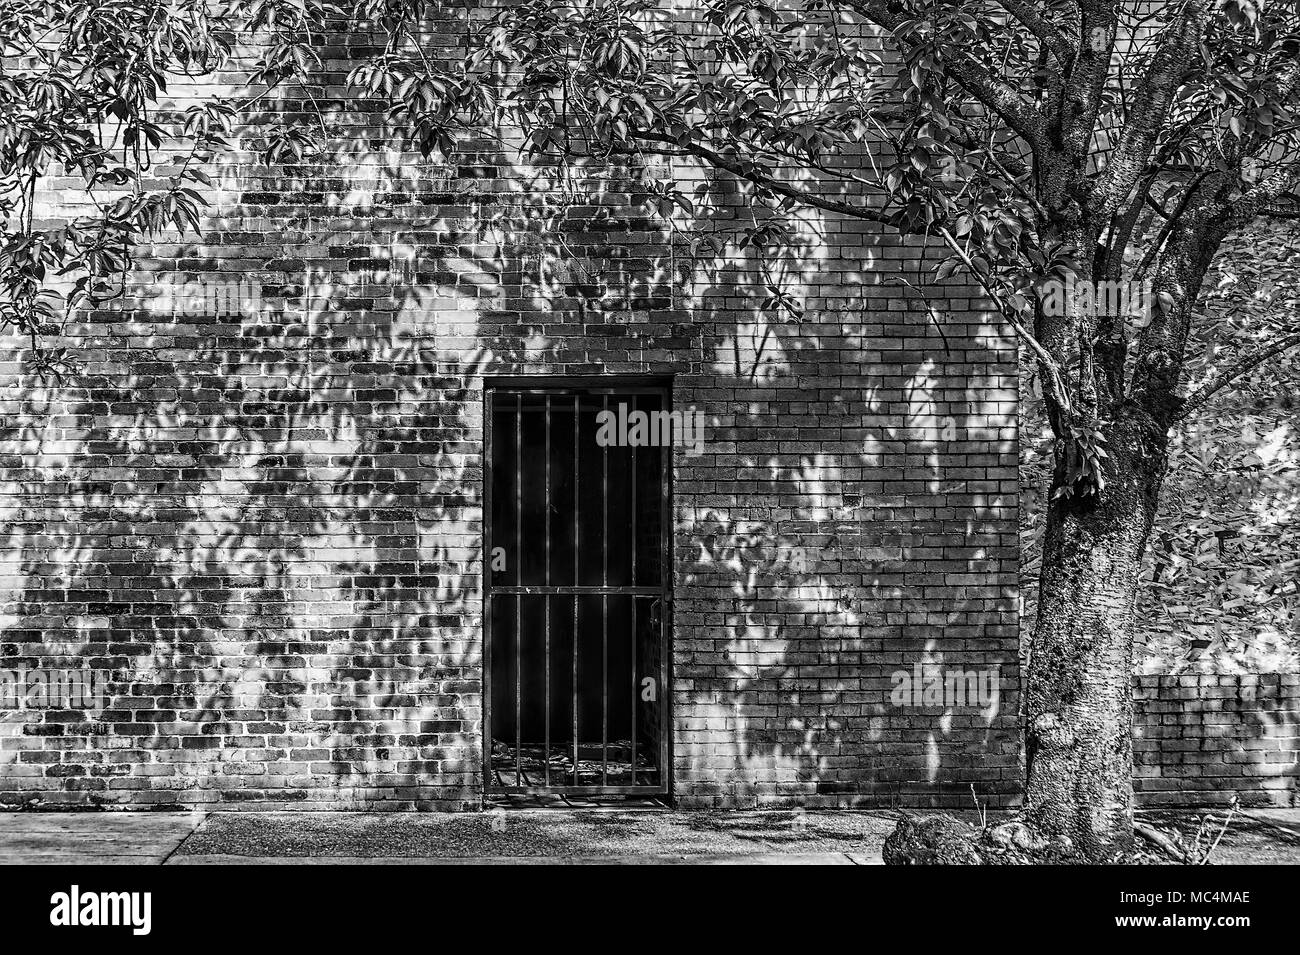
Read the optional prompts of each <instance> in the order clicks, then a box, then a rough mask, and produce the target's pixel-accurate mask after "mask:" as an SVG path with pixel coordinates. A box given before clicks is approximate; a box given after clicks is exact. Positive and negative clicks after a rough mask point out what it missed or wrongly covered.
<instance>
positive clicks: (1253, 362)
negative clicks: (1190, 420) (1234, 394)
mask: <svg viewBox="0 0 1300 955" xmlns="http://www.w3.org/2000/svg"><path fill="white" fill-rule="evenodd" d="M1296 345H1300V331H1294V332H1291V333H1290V334H1287V335H1283V336H1282V337H1281V338H1279V339H1278V340H1277V341H1273V342H1269V343H1268V344H1266V345H1261V346H1259V347H1258V348H1252V349H1250V350H1248V351H1246V352H1245V353H1244V354H1242V355H1239V356H1238V357H1237V359H1236V360H1235V361H1233V362H1231V363H1230V364H1228V365H1225V366H1224V367H1223V368H1220V369H1219V370H1218V371H1216V372H1215V373H1214V374H1212V375H1211V376H1210V377H1209V378H1207V379H1206V380H1205V381H1203V382H1202V383H1201V384H1200V385H1198V386H1197V387H1196V388H1195V389H1194V390H1193V391H1192V392H1191V393H1190V394H1189V395H1188V396H1187V397H1186V398H1184V399H1183V403H1182V404H1181V405H1180V406H1179V409H1178V415H1177V417H1178V418H1179V419H1181V418H1186V417H1187V416H1188V415H1190V414H1191V413H1192V412H1194V411H1196V410H1197V409H1199V408H1201V407H1203V406H1204V405H1205V403H1206V402H1207V401H1209V400H1210V399H1211V398H1213V397H1214V396H1215V395H1216V394H1218V393H1219V392H1220V391H1222V390H1223V389H1224V388H1226V387H1227V386H1228V385H1230V384H1232V383H1233V382H1234V381H1237V380H1238V379H1240V378H1242V377H1244V376H1245V375H1248V374H1250V373H1251V372H1252V371H1254V370H1255V369H1256V368H1258V367H1259V366H1260V365H1262V364H1264V362H1266V361H1268V360H1269V359H1270V358H1273V357H1275V356H1277V355H1280V354H1282V352H1284V351H1287V350H1288V349H1290V348H1294V347H1295V346H1296Z"/></svg>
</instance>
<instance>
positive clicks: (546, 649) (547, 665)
mask: <svg viewBox="0 0 1300 955" xmlns="http://www.w3.org/2000/svg"><path fill="white" fill-rule="evenodd" d="M542 486H543V487H544V488H545V491H544V494H545V498H544V500H545V502H546V506H545V508H544V509H543V510H544V513H545V515H546V526H545V529H544V530H543V536H544V538H545V540H546V585H547V586H548V587H549V586H550V584H551V396H550V395H547V396H546V471H545V473H544V474H543V475H542ZM542 611H543V613H544V619H543V621H542V627H543V633H544V634H545V636H544V638H543V643H542V660H543V665H542V671H543V672H542V687H543V688H542V706H543V708H544V710H545V715H544V716H543V717H542V720H543V724H542V725H543V727H544V729H543V730H542V734H543V744H542V745H543V747H544V751H545V755H544V757H543V758H544V759H545V760H546V762H544V763H543V764H542V778H543V780H544V785H546V786H547V787H549V786H550V785H551V596H550V594H547V595H546V596H545V597H543V598H542Z"/></svg>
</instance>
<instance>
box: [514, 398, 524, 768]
mask: <svg viewBox="0 0 1300 955" xmlns="http://www.w3.org/2000/svg"><path fill="white" fill-rule="evenodd" d="M523 474H524V396H523V395H522V394H517V395H515V586H522V585H523V582H524V580H523V573H524V561H523V553H524V478H523ZM523 604H524V598H523V595H522V594H515V785H516V786H522V785H523V782H524V778H523V772H524V770H523V758H524V753H523V750H524V722H523V715H524V711H523V696H524V690H523V687H524V672H523V645H524V628H523Z"/></svg>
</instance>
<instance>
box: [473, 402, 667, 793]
mask: <svg viewBox="0 0 1300 955" xmlns="http://www.w3.org/2000/svg"><path fill="white" fill-rule="evenodd" d="M668 400H669V396H668V390H667V388H666V387H663V386H657V385H636V384H619V385H614V386H610V385H608V384H605V383H602V384H601V385H599V386H596V385H594V384H592V385H585V384H566V385H556V386H548V387H537V386H535V385H533V384H531V383H530V384H527V385H523V384H519V385H515V384H511V385H506V384H499V385H491V386H489V387H488V389H487V395H486V407H485V411H486V416H487V417H486V421H485V432H486V435H487V451H486V455H485V460H486V462H487V469H488V470H487V476H486V482H485V486H486V488H487V501H486V502H485V508H484V513H485V514H486V517H487V526H486V528H485V532H484V543H485V557H484V579H485V584H486V607H485V612H486V615H487V625H486V634H487V638H486V645H485V658H486V659H485V665H484V674H485V680H486V683H487V685H486V687H485V692H484V697H485V702H486V706H485V714H484V741H485V747H486V749H487V752H486V753H485V762H486V767H485V768H486V769H487V789H488V791H489V792H497V793H521V792H538V793H542V792H545V793H555V792H560V793H572V794H575V795H612V794H629V795H631V794H642V795H651V794H661V793H666V792H667V791H668V790H667V786H668V775H667V761H668V757H669V752H670V748H669V738H668V710H667V693H668V686H667V682H666V676H667V672H668V654H667V651H668V641H667V635H666V625H665V621H666V620H667V605H668V601H669V599H670V591H669V583H668V567H669V562H668V546H667V544H668V537H667V534H666V528H667V526H668V486H669V471H668V468H669V466H670V463H671V457H672V455H671V451H670V449H669V447H667V446H666V445H667V444H668V441H664V440H662V438H663V433H662V432H661V433H659V434H658V437H659V438H660V440H659V441H657V442H656V441H654V440H651V439H653V438H655V436H656V435H655V434H654V432H653V430H647V429H642V430H641V431H640V432H635V431H634V432H633V433H631V434H629V429H628V428H627V422H628V421H632V422H633V423H634V424H635V423H637V422H639V421H646V420H655V419H656V418H657V419H658V420H664V419H665V418H666V412H667V410H668ZM665 430H666V429H665Z"/></svg>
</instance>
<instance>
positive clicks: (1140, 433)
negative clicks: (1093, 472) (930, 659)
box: [1025, 405, 1168, 860]
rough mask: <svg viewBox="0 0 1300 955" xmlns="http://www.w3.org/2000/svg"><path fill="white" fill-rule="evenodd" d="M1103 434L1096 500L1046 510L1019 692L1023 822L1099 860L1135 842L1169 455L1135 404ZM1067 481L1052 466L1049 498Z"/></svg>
mask: <svg viewBox="0 0 1300 955" xmlns="http://www.w3.org/2000/svg"><path fill="white" fill-rule="evenodd" d="M1110 435H1111V438H1110V442H1109V445H1108V449H1109V453H1110V458H1109V459H1108V461H1107V469H1108V472H1109V473H1108V482H1107V486H1106V489H1105V490H1104V491H1103V492H1102V494H1101V495H1100V497H1099V498H1098V499H1097V500H1096V501H1095V502H1093V501H1092V500H1090V499H1089V498H1083V499H1078V498H1063V497H1058V498H1056V499H1054V500H1053V501H1052V502H1051V504H1050V505H1049V507H1048V513H1047V526H1046V531H1045V539H1044V544H1043V560H1042V568H1043V569H1042V578H1041V581H1040V596H1039V603H1038V623H1037V627H1036V629H1035V631H1034V636H1033V642H1032V644H1031V649H1030V654H1031V656H1030V663H1029V667H1028V672H1027V682H1026V688H1025V689H1026V701H1025V702H1026V706H1025V714H1026V721H1025V747H1026V765H1027V769H1028V780H1027V785H1026V793H1025V799H1026V803H1027V806H1028V818H1029V820H1030V822H1032V823H1033V824H1034V825H1036V826H1037V827H1038V828H1039V829H1040V830H1042V831H1043V832H1044V833H1046V834H1049V835H1054V836H1061V835H1063V836H1067V837H1069V839H1070V840H1071V842H1072V843H1073V844H1074V845H1075V847H1076V848H1078V849H1079V850H1080V851H1081V852H1083V853H1084V855H1086V856H1087V857H1088V858H1091V859H1098V860H1099V859H1104V858H1108V857H1112V856H1114V855H1116V854H1123V853H1125V852H1127V851H1128V849H1129V848H1130V844H1131V840H1132V832H1133V795H1132V785H1131V777H1132V743H1131V739H1130V733H1131V728H1132V721H1133V720H1132V716H1133V713H1132V699H1131V694H1130V690H1129V680H1130V674H1131V673H1132V667H1133V636H1134V608H1135V604H1136V601H1137V595H1138V587H1139V574H1140V569H1141V563H1142V553H1143V550H1144V549H1145V547H1146V543H1147V538H1148V536H1149V535H1150V532H1151V526H1152V522H1153V521H1154V519H1155V514H1156V506H1157V500H1158V496H1159V491H1160V482H1161V480H1162V478H1163V476H1164V471H1165V463H1166V460H1167V450H1168V434H1167V432H1166V430H1165V428H1164V427H1163V426H1162V425H1160V424H1159V423H1158V422H1156V421H1155V420H1154V419H1153V418H1152V417H1151V416H1150V415H1149V414H1148V413H1147V412H1145V411H1144V410H1142V409H1141V408H1138V407H1136V406H1132V405H1129V406H1126V407H1125V408H1124V409H1123V411H1122V415H1121V417H1119V418H1118V419H1117V420H1116V421H1115V423H1114V424H1113V426H1112V427H1111V430H1110ZM1058 447H1059V442H1058ZM1064 481H1065V479H1064V465H1063V462H1061V461H1059V460H1058V462H1057V467H1056V475H1055V477H1054V479H1053V482H1052V487H1053V491H1055V490H1057V489H1060V488H1062V487H1064Z"/></svg>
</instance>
